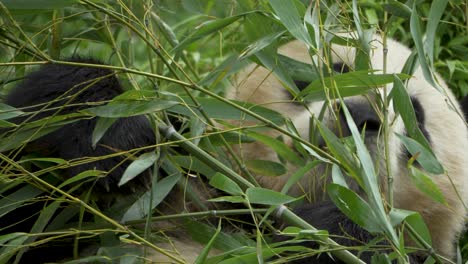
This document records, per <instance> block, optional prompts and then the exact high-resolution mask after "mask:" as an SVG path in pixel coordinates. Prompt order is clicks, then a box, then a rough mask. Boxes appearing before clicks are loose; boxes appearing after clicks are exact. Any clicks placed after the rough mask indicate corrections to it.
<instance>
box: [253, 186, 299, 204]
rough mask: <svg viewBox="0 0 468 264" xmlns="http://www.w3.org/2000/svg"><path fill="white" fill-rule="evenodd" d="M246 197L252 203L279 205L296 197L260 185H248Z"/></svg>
mask: <svg viewBox="0 0 468 264" xmlns="http://www.w3.org/2000/svg"><path fill="white" fill-rule="evenodd" d="M246 195H247V199H248V201H249V202H250V203H253V204H263V205H281V204H285V203H289V202H292V201H294V200H295V199H296V198H294V197H291V196H288V195H285V194H282V193H279V192H275V191H273V190H270V189H265V188H261V187H250V188H248V189H247V191H246Z"/></svg>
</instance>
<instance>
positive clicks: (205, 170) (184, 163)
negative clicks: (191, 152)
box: [171, 156, 217, 179]
mask: <svg viewBox="0 0 468 264" xmlns="http://www.w3.org/2000/svg"><path fill="white" fill-rule="evenodd" d="M171 160H172V161H173V162H174V163H175V164H176V165H178V166H180V167H182V168H184V169H187V170H189V171H190V172H192V173H193V172H196V173H200V174H202V175H204V176H205V177H207V178H208V179H211V178H212V177H213V176H214V175H215V174H216V173H217V172H216V171H214V170H213V169H211V168H210V167H209V166H206V164H205V163H203V162H201V161H200V160H199V159H197V158H195V157H193V156H171Z"/></svg>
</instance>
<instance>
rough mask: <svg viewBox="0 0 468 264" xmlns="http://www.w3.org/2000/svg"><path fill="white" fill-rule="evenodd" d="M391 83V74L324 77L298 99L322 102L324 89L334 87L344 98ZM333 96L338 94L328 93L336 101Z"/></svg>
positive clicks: (362, 72) (357, 72) (312, 84)
mask: <svg viewBox="0 0 468 264" xmlns="http://www.w3.org/2000/svg"><path fill="white" fill-rule="evenodd" d="M398 76H399V77H400V78H403V79H407V78H409V77H410V76H409V75H406V74H398ZM393 81H394V80H393V74H372V73H369V72H368V71H355V72H348V73H345V74H340V75H334V76H330V77H325V78H324V79H323V80H315V81H313V82H312V83H311V84H309V85H308V86H307V87H306V88H305V89H304V90H302V91H301V92H300V93H299V94H298V97H299V98H304V99H306V100H309V101H322V100H325V99H327V97H326V95H325V91H324V87H328V88H330V87H336V89H337V90H338V91H339V94H340V96H341V97H343V98H344V97H349V96H354V95H360V94H364V93H366V92H367V91H369V90H371V89H376V88H381V87H382V86H384V85H386V84H389V83H392V82H393ZM333 94H338V93H330V98H331V99H337V97H333Z"/></svg>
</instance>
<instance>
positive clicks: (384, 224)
mask: <svg viewBox="0 0 468 264" xmlns="http://www.w3.org/2000/svg"><path fill="white" fill-rule="evenodd" d="M342 109H343V113H344V115H345V118H346V123H347V124H348V128H349V130H350V131H351V135H352V138H353V140H354V143H355V145H356V151H357V156H358V158H359V161H360V162H361V166H360V168H359V173H358V174H357V175H359V176H360V179H361V180H362V183H363V185H362V187H363V189H364V190H365V192H366V194H367V198H368V202H369V204H370V206H371V209H372V212H373V214H374V215H375V216H376V217H377V219H376V221H377V223H378V224H379V227H380V230H381V231H385V233H386V234H388V235H389V237H390V239H391V240H392V242H393V243H395V244H396V245H398V244H399V240H398V237H397V235H396V233H395V230H394V229H393V228H392V226H391V223H390V222H389V220H388V218H387V214H386V212H385V208H384V205H383V202H382V198H381V195H380V190H379V183H378V182H377V179H378V176H377V175H376V172H375V167H374V162H373V160H372V158H371V156H370V154H369V151H368V150H367V148H366V145H365V144H364V142H363V140H362V138H361V134H360V132H359V130H358V129H357V127H356V124H355V123H354V120H353V118H352V117H351V114H350V113H349V110H348V108H347V107H346V105H345V104H343V105H342ZM356 172H358V171H356Z"/></svg>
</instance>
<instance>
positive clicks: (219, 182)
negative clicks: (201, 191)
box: [209, 172, 244, 195]
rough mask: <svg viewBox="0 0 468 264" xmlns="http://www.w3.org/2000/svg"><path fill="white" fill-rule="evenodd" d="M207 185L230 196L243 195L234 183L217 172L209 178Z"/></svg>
mask: <svg viewBox="0 0 468 264" xmlns="http://www.w3.org/2000/svg"><path fill="white" fill-rule="evenodd" d="M209 184H210V185H211V186H213V187H215V188H216V189H219V190H221V191H224V192H227V193H229V194H232V195H242V194H243V193H244V192H243V191H242V189H241V188H240V187H239V185H237V183H236V182H234V181H233V180H231V179H229V178H228V177H226V176H225V175H223V174H221V173H219V172H217V173H216V174H215V175H214V176H213V177H212V178H211V180H210V182H209Z"/></svg>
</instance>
